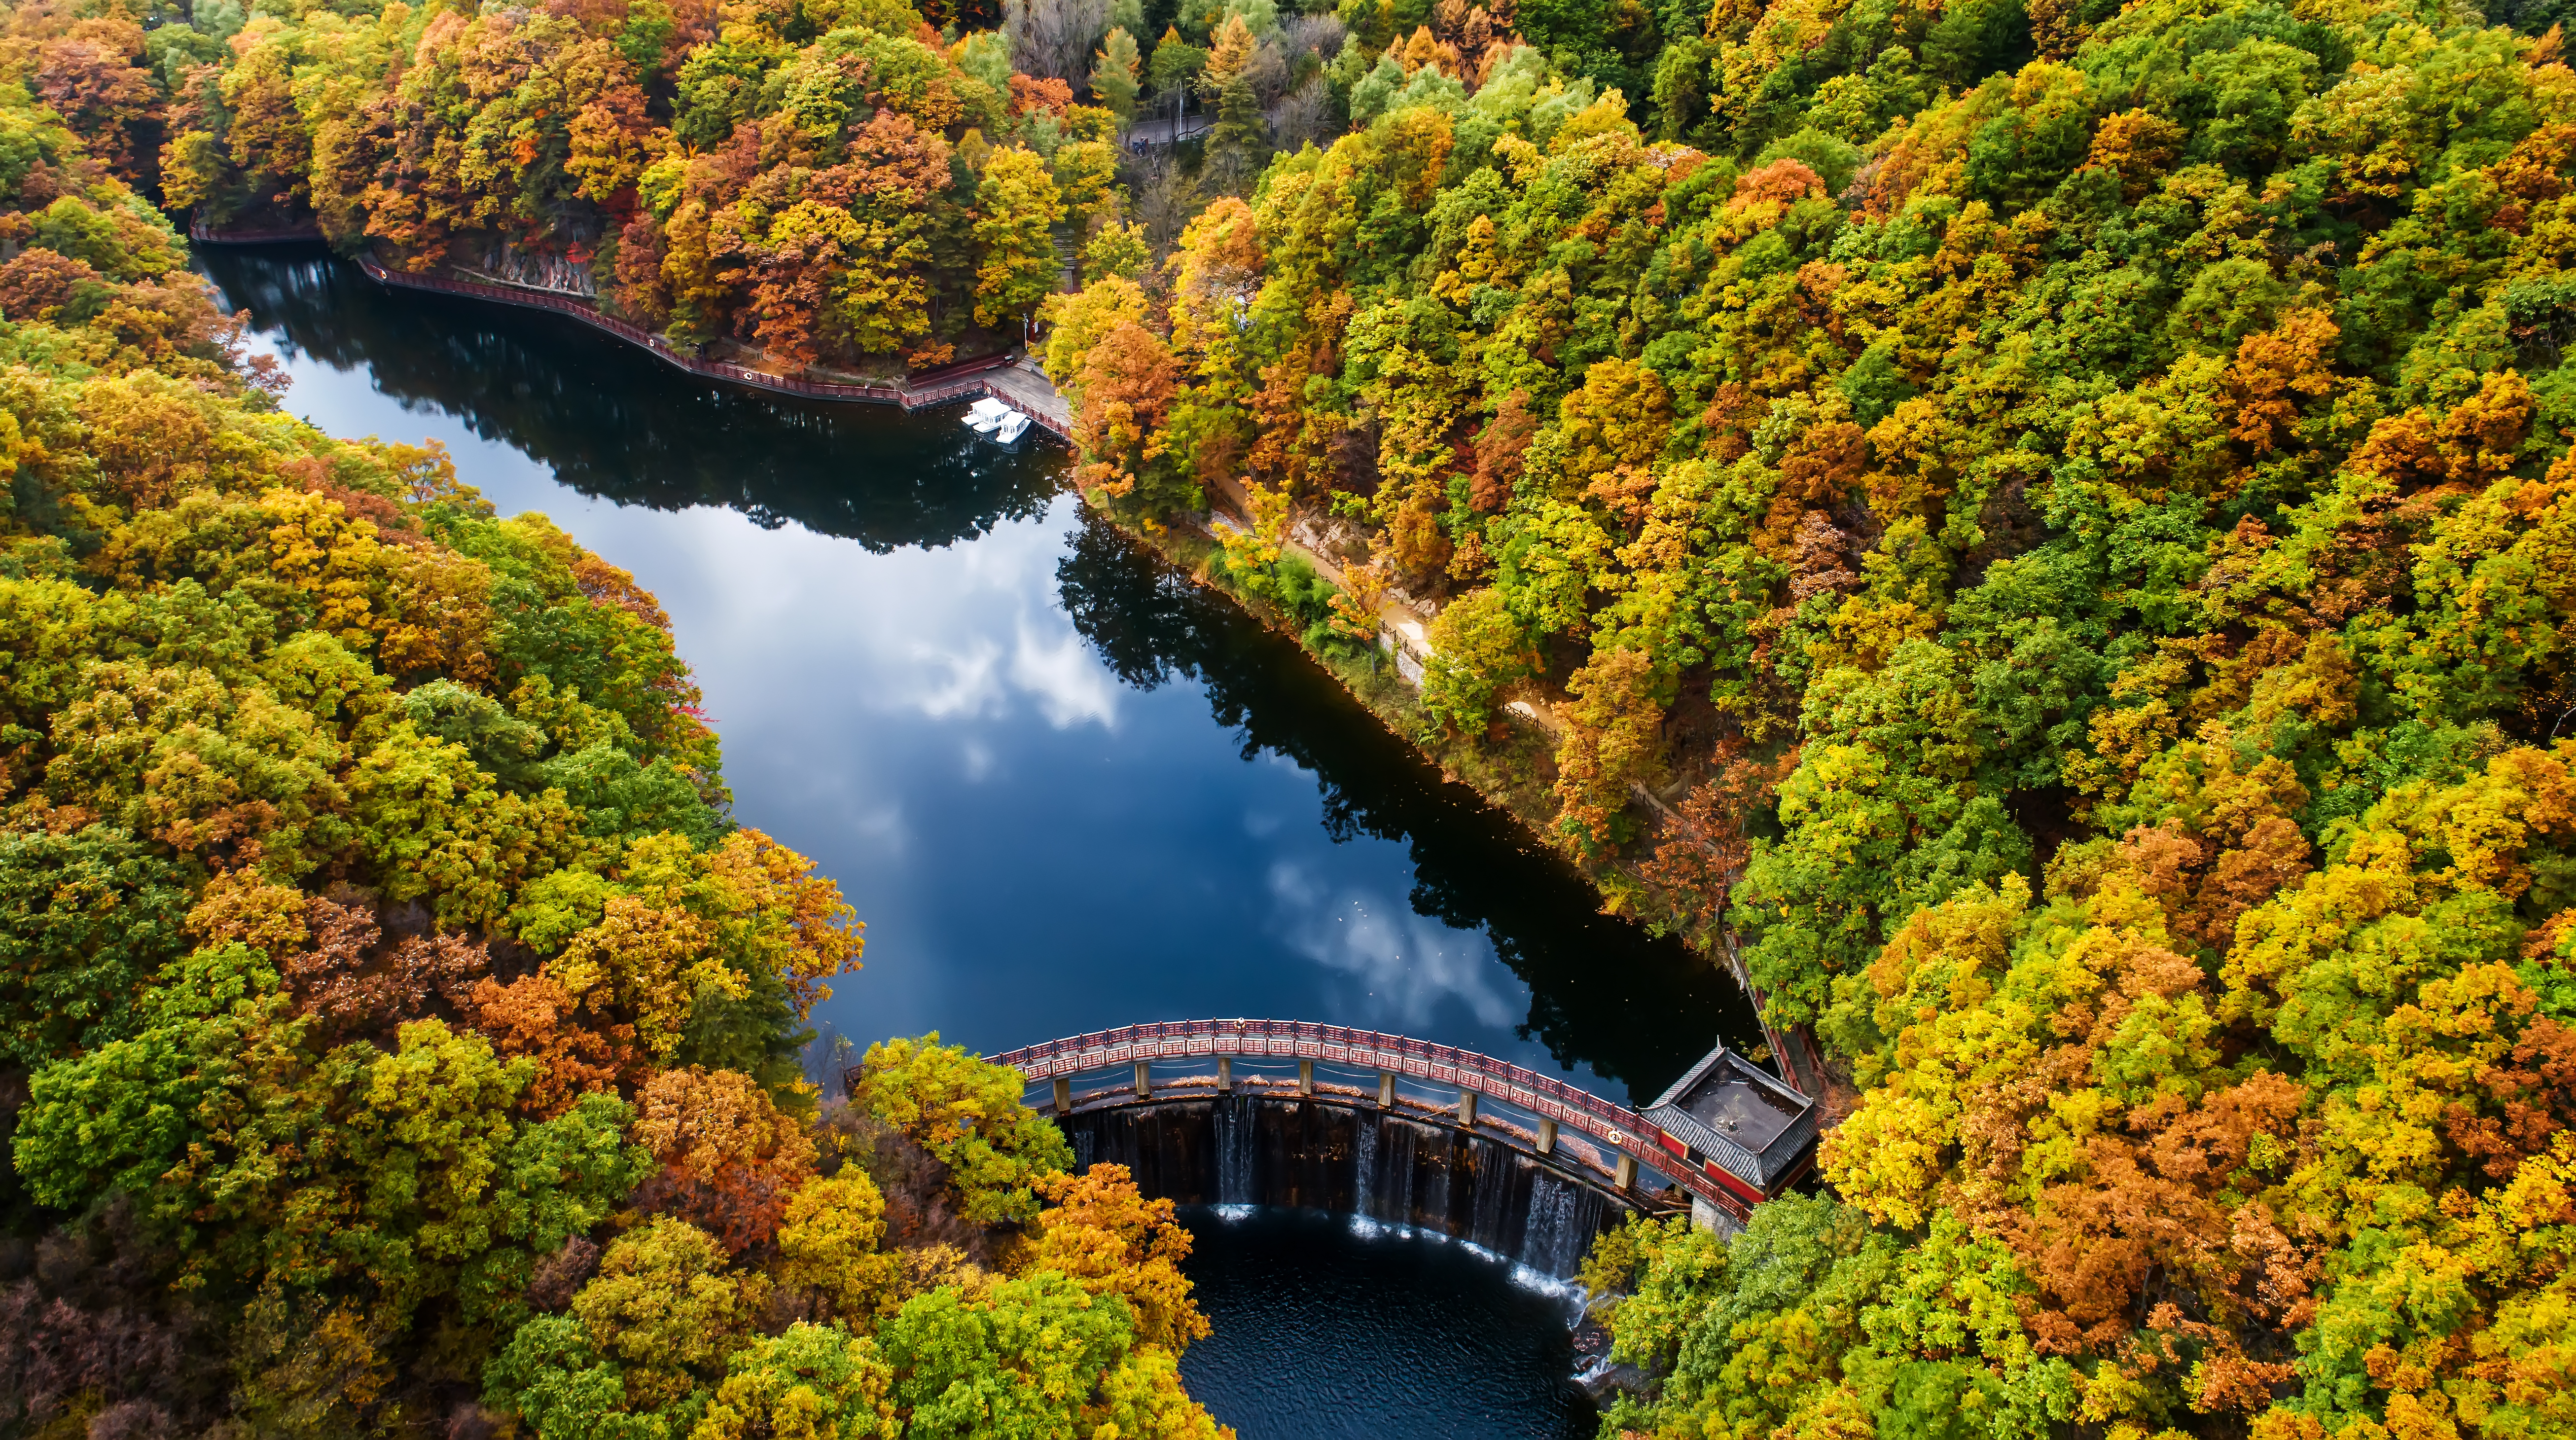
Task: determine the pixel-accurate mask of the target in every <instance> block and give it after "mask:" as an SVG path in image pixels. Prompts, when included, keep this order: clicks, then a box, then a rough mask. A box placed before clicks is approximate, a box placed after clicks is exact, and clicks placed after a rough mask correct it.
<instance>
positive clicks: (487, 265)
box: [468, 245, 599, 300]
mask: <svg viewBox="0 0 2576 1440" xmlns="http://www.w3.org/2000/svg"><path fill="white" fill-rule="evenodd" d="M468 273H470V274H473V275H475V276H477V277H479V278H482V279H487V280H495V281H498V282H500V283H501V284H504V285H520V286H525V287H526V288H528V289H530V290H551V291H553V292H554V293H556V294H558V295H577V296H579V297H581V298H582V299H584V300H596V299H598V298H599V282H598V281H597V280H595V279H593V278H592V277H591V273H590V266H589V265H588V264H587V263H583V264H575V263H573V261H572V259H571V257H569V256H566V255H562V254H557V253H553V252H548V251H542V250H522V249H520V248H519V247H517V246H515V245H495V246H493V247H491V248H490V249H488V250H486V251H484V252H483V255H482V257H481V258H480V259H479V260H478V261H477V262H476V263H475V265H474V266H473V267H472V268H471V269H470V270H469V272H468Z"/></svg>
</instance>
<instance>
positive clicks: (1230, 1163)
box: [1063, 1094, 1625, 1282]
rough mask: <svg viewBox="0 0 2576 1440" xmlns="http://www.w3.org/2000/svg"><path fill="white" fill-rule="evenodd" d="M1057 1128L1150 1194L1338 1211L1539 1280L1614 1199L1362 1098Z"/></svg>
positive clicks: (1206, 1106) (1506, 1149) (1580, 1245)
mask: <svg viewBox="0 0 2576 1440" xmlns="http://www.w3.org/2000/svg"><path fill="white" fill-rule="evenodd" d="M1063 1128H1064V1132H1065V1138H1066V1139H1068V1140H1070V1141H1071V1142H1072V1145H1073V1153H1074V1156H1075V1159H1076V1161H1077V1162H1078V1163H1079V1164H1080V1165H1082V1166H1084V1167H1086V1168H1087V1167H1089V1166H1091V1165H1093V1164H1095V1163H1101V1162H1115V1163H1118V1164H1123V1165H1125V1166H1127V1167H1128V1169H1129V1170H1131V1171H1132V1172H1134V1174H1135V1177H1136V1184H1137V1186H1138V1188H1139V1189H1141V1190H1142V1191H1143V1192H1144V1193H1145V1194H1146V1195H1147V1196H1148V1197H1150V1198H1156V1199H1170V1200H1175V1201H1178V1202H1180V1203H1182V1204H1214V1205H1217V1206H1220V1207H1227V1208H1232V1207H1249V1206H1256V1205H1282V1206H1292V1207H1298V1208H1303V1209H1309V1210H1333V1211H1344V1212H1348V1213H1350V1214H1352V1215H1353V1216H1354V1217H1355V1220H1356V1222H1357V1226H1358V1228H1362V1229H1366V1228H1368V1227H1371V1226H1386V1227H1389V1228H1391V1229H1395V1230H1400V1231H1403V1230H1417V1229H1418V1230H1426V1231H1431V1232H1434V1233H1438V1234H1442V1235H1449V1236H1453V1237H1455V1238H1457V1239H1460V1240H1465V1241H1468V1242H1470V1243H1472V1244H1475V1245H1477V1246H1479V1247H1481V1248H1482V1249H1484V1250H1485V1251H1487V1252H1488V1253H1490V1254H1492V1255H1494V1256H1496V1257H1497V1258H1499V1259H1503V1260H1508V1261H1511V1262H1514V1263H1515V1264H1517V1265H1518V1266H1520V1267H1521V1268H1522V1269H1523V1270H1524V1271H1525V1272H1526V1273H1527V1274H1528V1275H1530V1276H1531V1277H1534V1278H1535V1277H1545V1278H1546V1279H1547V1280H1548V1281H1550V1282H1557V1281H1562V1280H1563V1279H1564V1278H1565V1277H1566V1276H1569V1275H1571V1274H1573V1273H1574V1271H1575V1270H1576V1268H1577V1267H1579V1266H1580V1265H1581V1264H1582V1262H1583V1256H1584V1252H1585V1251H1586V1250H1587V1249H1588V1248H1589V1247H1590V1245H1591V1244H1592V1237H1593V1235H1594V1234H1595V1233H1597V1232H1598V1231H1599V1230H1600V1229H1601V1227H1602V1225H1603V1224H1604V1223H1605V1222H1606V1221H1609V1220H1611V1219H1613V1218H1615V1215H1616V1214H1617V1212H1619V1211H1620V1210H1622V1209H1624V1208H1625V1207H1624V1206H1623V1205H1622V1203H1621V1200H1620V1198H1619V1197H1615V1196H1612V1195H1609V1194H1606V1193H1604V1192H1603V1191H1602V1190H1601V1189H1600V1188H1598V1187H1597V1186H1594V1185H1587V1184H1585V1183H1583V1182H1582V1181H1580V1180H1577V1179H1575V1178H1574V1177H1571V1176H1568V1175H1566V1174H1564V1173H1563V1172H1561V1171H1558V1170H1556V1169H1555V1168H1553V1167H1551V1166H1549V1165H1546V1164H1543V1163H1541V1162H1540V1161H1538V1160H1536V1159H1534V1158H1533V1157H1531V1156H1529V1155H1526V1154H1523V1153H1521V1152H1519V1151H1517V1150H1515V1149H1514V1148H1513V1147H1511V1146H1509V1145H1507V1144H1504V1143H1501V1142H1499V1141H1497V1140H1495V1139H1493V1138H1492V1137H1490V1136H1483V1135H1472V1136H1471V1135H1466V1134H1462V1133H1460V1132H1459V1131H1457V1130H1456V1129H1454V1128H1452V1127H1449V1126H1441V1125H1430V1124H1425V1123H1423V1122H1421V1121H1417V1120H1412V1119H1408V1118H1406V1117H1404V1116H1401V1115H1389V1114H1383V1113H1381V1112H1379V1111H1378V1110H1377V1109H1376V1108H1375V1107H1373V1106H1356V1105H1344V1106H1332V1105H1323V1104H1318V1103H1316V1102H1314V1101H1307V1100H1298V1099H1288V1098H1284V1097H1279V1098H1267V1099H1265V1098H1259V1097H1256V1096H1252V1095H1243V1094H1235V1095H1223V1096H1199V1097H1191V1098H1188V1099H1172V1100H1159V1101H1156V1102H1154V1103H1152V1104H1149V1105H1135V1106H1123V1107H1116V1108H1109V1107H1103V1108H1101V1109H1099V1110H1095V1111H1088V1112H1084V1113H1081V1114H1077V1115H1073V1116H1070V1117H1067V1119H1066V1120H1065V1121H1064V1122H1063ZM1238 1213H1239V1212H1238Z"/></svg>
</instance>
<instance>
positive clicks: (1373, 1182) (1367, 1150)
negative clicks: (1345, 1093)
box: [1351, 1112, 1386, 1220]
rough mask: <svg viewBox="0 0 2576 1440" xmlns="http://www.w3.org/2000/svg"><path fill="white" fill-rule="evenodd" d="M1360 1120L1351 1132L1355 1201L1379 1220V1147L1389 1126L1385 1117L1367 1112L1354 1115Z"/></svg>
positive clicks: (1363, 1212)
mask: <svg viewBox="0 0 2576 1440" xmlns="http://www.w3.org/2000/svg"><path fill="white" fill-rule="evenodd" d="M1354 1118H1355V1120H1356V1121H1357V1123H1356V1124H1355V1125H1354V1126H1353V1127H1352V1131H1353V1133H1352V1135H1351V1165H1352V1168H1353V1172H1354V1173H1353V1175H1352V1178H1351V1204H1352V1205H1353V1206H1354V1207H1356V1208H1357V1209H1358V1211H1359V1213H1360V1215H1361V1216H1362V1217H1364V1218H1366V1219H1370V1220H1375V1219H1377V1218H1378V1213H1377V1147H1378V1136H1379V1133H1380V1132H1381V1131H1383V1130H1384V1129H1385V1128H1386V1122H1385V1120H1384V1118H1383V1117H1381V1116H1377V1115H1371V1114H1367V1113H1365V1112H1363V1113H1361V1114H1360V1115H1358V1116H1356V1117H1354Z"/></svg>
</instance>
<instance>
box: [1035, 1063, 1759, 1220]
mask: <svg viewBox="0 0 2576 1440" xmlns="http://www.w3.org/2000/svg"><path fill="white" fill-rule="evenodd" d="M1219 1056H1224V1057H1229V1058H1235V1059H1244V1060H1273V1059H1275V1060H1317V1061H1322V1062H1324V1063H1326V1064H1332V1065H1344V1066H1352V1067H1357V1068H1361V1069H1371V1070H1380V1071H1385V1072H1387V1073H1390V1074H1401V1075H1406V1076H1410V1077H1412V1078H1414V1079H1417V1080H1427V1081H1431V1082H1433V1083H1436V1084H1441V1085H1455V1086H1458V1087H1459V1088H1461V1089H1464V1090H1473V1091H1475V1092H1477V1093H1479V1094H1481V1095H1485V1096H1487V1097H1489V1098H1491V1099H1494V1100H1498V1101H1502V1102H1504V1103H1506V1104H1509V1105H1512V1106H1514V1107H1516V1108H1518V1109H1520V1110H1523V1111H1526V1112H1528V1113H1529V1114H1532V1115H1536V1116H1539V1117H1540V1118H1542V1119H1546V1120H1553V1121H1555V1122H1556V1123H1557V1124H1559V1125H1561V1126H1572V1127H1573V1128H1575V1129H1577V1130H1579V1131H1581V1132H1583V1133H1584V1134H1587V1135H1590V1136H1592V1137H1594V1138H1595V1139H1598V1140H1600V1141H1601V1142H1603V1143H1605V1144H1607V1145H1609V1146H1610V1147H1611V1148H1612V1149H1613V1150H1616V1151H1619V1152H1622V1153H1624V1154H1626V1155H1628V1156H1630V1157H1631V1158H1633V1159H1636V1160H1638V1161H1640V1162H1642V1163H1645V1164H1648V1165H1651V1166H1653V1168H1654V1169H1655V1171H1656V1172H1657V1173H1659V1174H1662V1175H1665V1176H1666V1177H1668V1178H1669V1179H1671V1180H1672V1181H1673V1183H1675V1184H1677V1185H1679V1186H1681V1187H1682V1188H1683V1189H1684V1190H1686V1191H1688V1192H1689V1193H1691V1194H1692V1195H1695V1196H1697V1197H1699V1198H1700V1199H1703V1200H1706V1201H1708V1202H1709V1203H1711V1204H1713V1205H1716V1206H1718V1207H1719V1208H1721V1209H1723V1210H1725V1211H1727V1212H1728V1213H1729V1214H1732V1215H1735V1216H1737V1217H1738V1218H1741V1217H1743V1216H1744V1215H1745V1214H1746V1209H1745V1201H1744V1199H1743V1197H1742V1196H1740V1195H1737V1194H1735V1193H1734V1192H1732V1191H1730V1190H1729V1189H1727V1188H1726V1187H1725V1186H1722V1185H1720V1184H1718V1183H1717V1182H1716V1181H1715V1180H1712V1179H1711V1178H1709V1177H1708V1176H1706V1175H1702V1174H1699V1173H1697V1172H1696V1171H1694V1170H1692V1169H1691V1168H1690V1167H1687V1166H1677V1165H1669V1164H1660V1163H1657V1159H1658V1156H1659V1155H1660V1154H1661V1152H1662V1150H1663V1148H1664V1139H1665V1137H1664V1134H1663V1131H1662V1130H1661V1129H1660V1128H1659V1127H1657V1126H1655V1125H1653V1124H1652V1123H1650V1122H1648V1121H1647V1120H1646V1119H1645V1117H1643V1116H1641V1115H1639V1114H1638V1113H1637V1112H1636V1111H1634V1110H1631V1109H1629V1108H1628V1107H1626V1106H1624V1105H1615V1104H1612V1103H1611V1102H1610V1101H1608V1100H1604V1099H1602V1098H1601V1097H1600V1096H1598V1095H1595V1094H1593V1093H1592V1092H1591V1091H1589V1090H1585V1089H1582V1088H1580V1087H1579V1086H1574V1085H1568V1084H1566V1083H1565V1082H1564V1081H1562V1080H1558V1079H1555V1078H1553V1077H1550V1076H1546V1075H1541V1074H1539V1073H1538V1072H1536V1071H1534V1070H1530V1069H1527V1068H1524V1067H1522V1066H1519V1065H1515V1064H1513V1063H1511V1062H1510V1061H1508V1060H1497V1059H1495V1058H1494V1057H1493V1056H1490V1055H1480V1054H1478V1053H1476V1052H1475V1051H1473V1050H1461V1049H1458V1048H1457V1047H1456V1046H1452V1045H1440V1044H1435V1043H1433V1042H1431V1041H1428V1040H1416V1039H1414V1038H1413V1037H1411V1036H1409V1035H1390V1034H1387V1033H1385V1032H1384V1031H1380V1030H1356V1029H1351V1028H1349V1027H1347V1026H1341V1025H1319V1024H1314V1023H1311V1022H1307V1021H1297V1020H1171V1021H1159V1022H1156V1023H1153V1024H1148V1025H1121V1026H1119V1027H1118V1028H1117V1029H1115V1030H1101V1031H1095V1032H1093V1033H1091V1034H1088V1035H1071V1036H1067V1037H1065V1038H1064V1039H1061V1040H1050V1041H1047V1042H1046V1043H1045V1044H1042V1045H1030V1046H1027V1047H1024V1048H1022V1049H1018V1050H1013V1051H1009V1052H1008V1053H1005V1054H1001V1055H995V1056H993V1057H991V1060H992V1063H993V1064H996V1065H1008V1066H1010V1067H1011V1068H1013V1069H1015V1070H1017V1071H1019V1072H1020V1073H1021V1074H1022V1075H1025V1076H1027V1077H1028V1078H1029V1080H1030V1081H1032V1082H1036V1081H1041V1080H1047V1079H1052V1078H1053V1077H1055V1076H1058V1075H1073V1074H1078V1073H1081V1072H1083V1071H1088V1070H1105V1069H1108V1068H1109V1067H1111V1066H1115V1065H1126V1064H1132V1063H1134V1062H1137V1061H1154V1060H1191V1059H1209V1060H1213V1059H1214V1058H1215V1057H1219Z"/></svg>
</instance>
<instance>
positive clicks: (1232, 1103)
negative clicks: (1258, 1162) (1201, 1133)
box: [1216, 1095, 1261, 1205]
mask: <svg viewBox="0 0 2576 1440" xmlns="http://www.w3.org/2000/svg"><path fill="white" fill-rule="evenodd" d="M1253 1104H1254V1101H1253V1099H1252V1097H1250V1096H1248V1095H1224V1096H1219V1097H1218V1099H1217V1102H1216V1203H1218V1204H1219V1205H1252V1204H1257V1203H1258V1202H1259V1201H1260V1199H1261V1196H1260V1194H1259V1192H1258V1191H1256V1190H1255V1189H1254V1188H1253V1184H1252V1152H1253V1148H1254V1144H1255V1140H1256V1138H1257V1137H1256V1132H1257V1130H1258V1126H1257V1124H1256V1122H1255V1120H1254V1117H1253V1110H1252V1107H1253Z"/></svg>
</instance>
